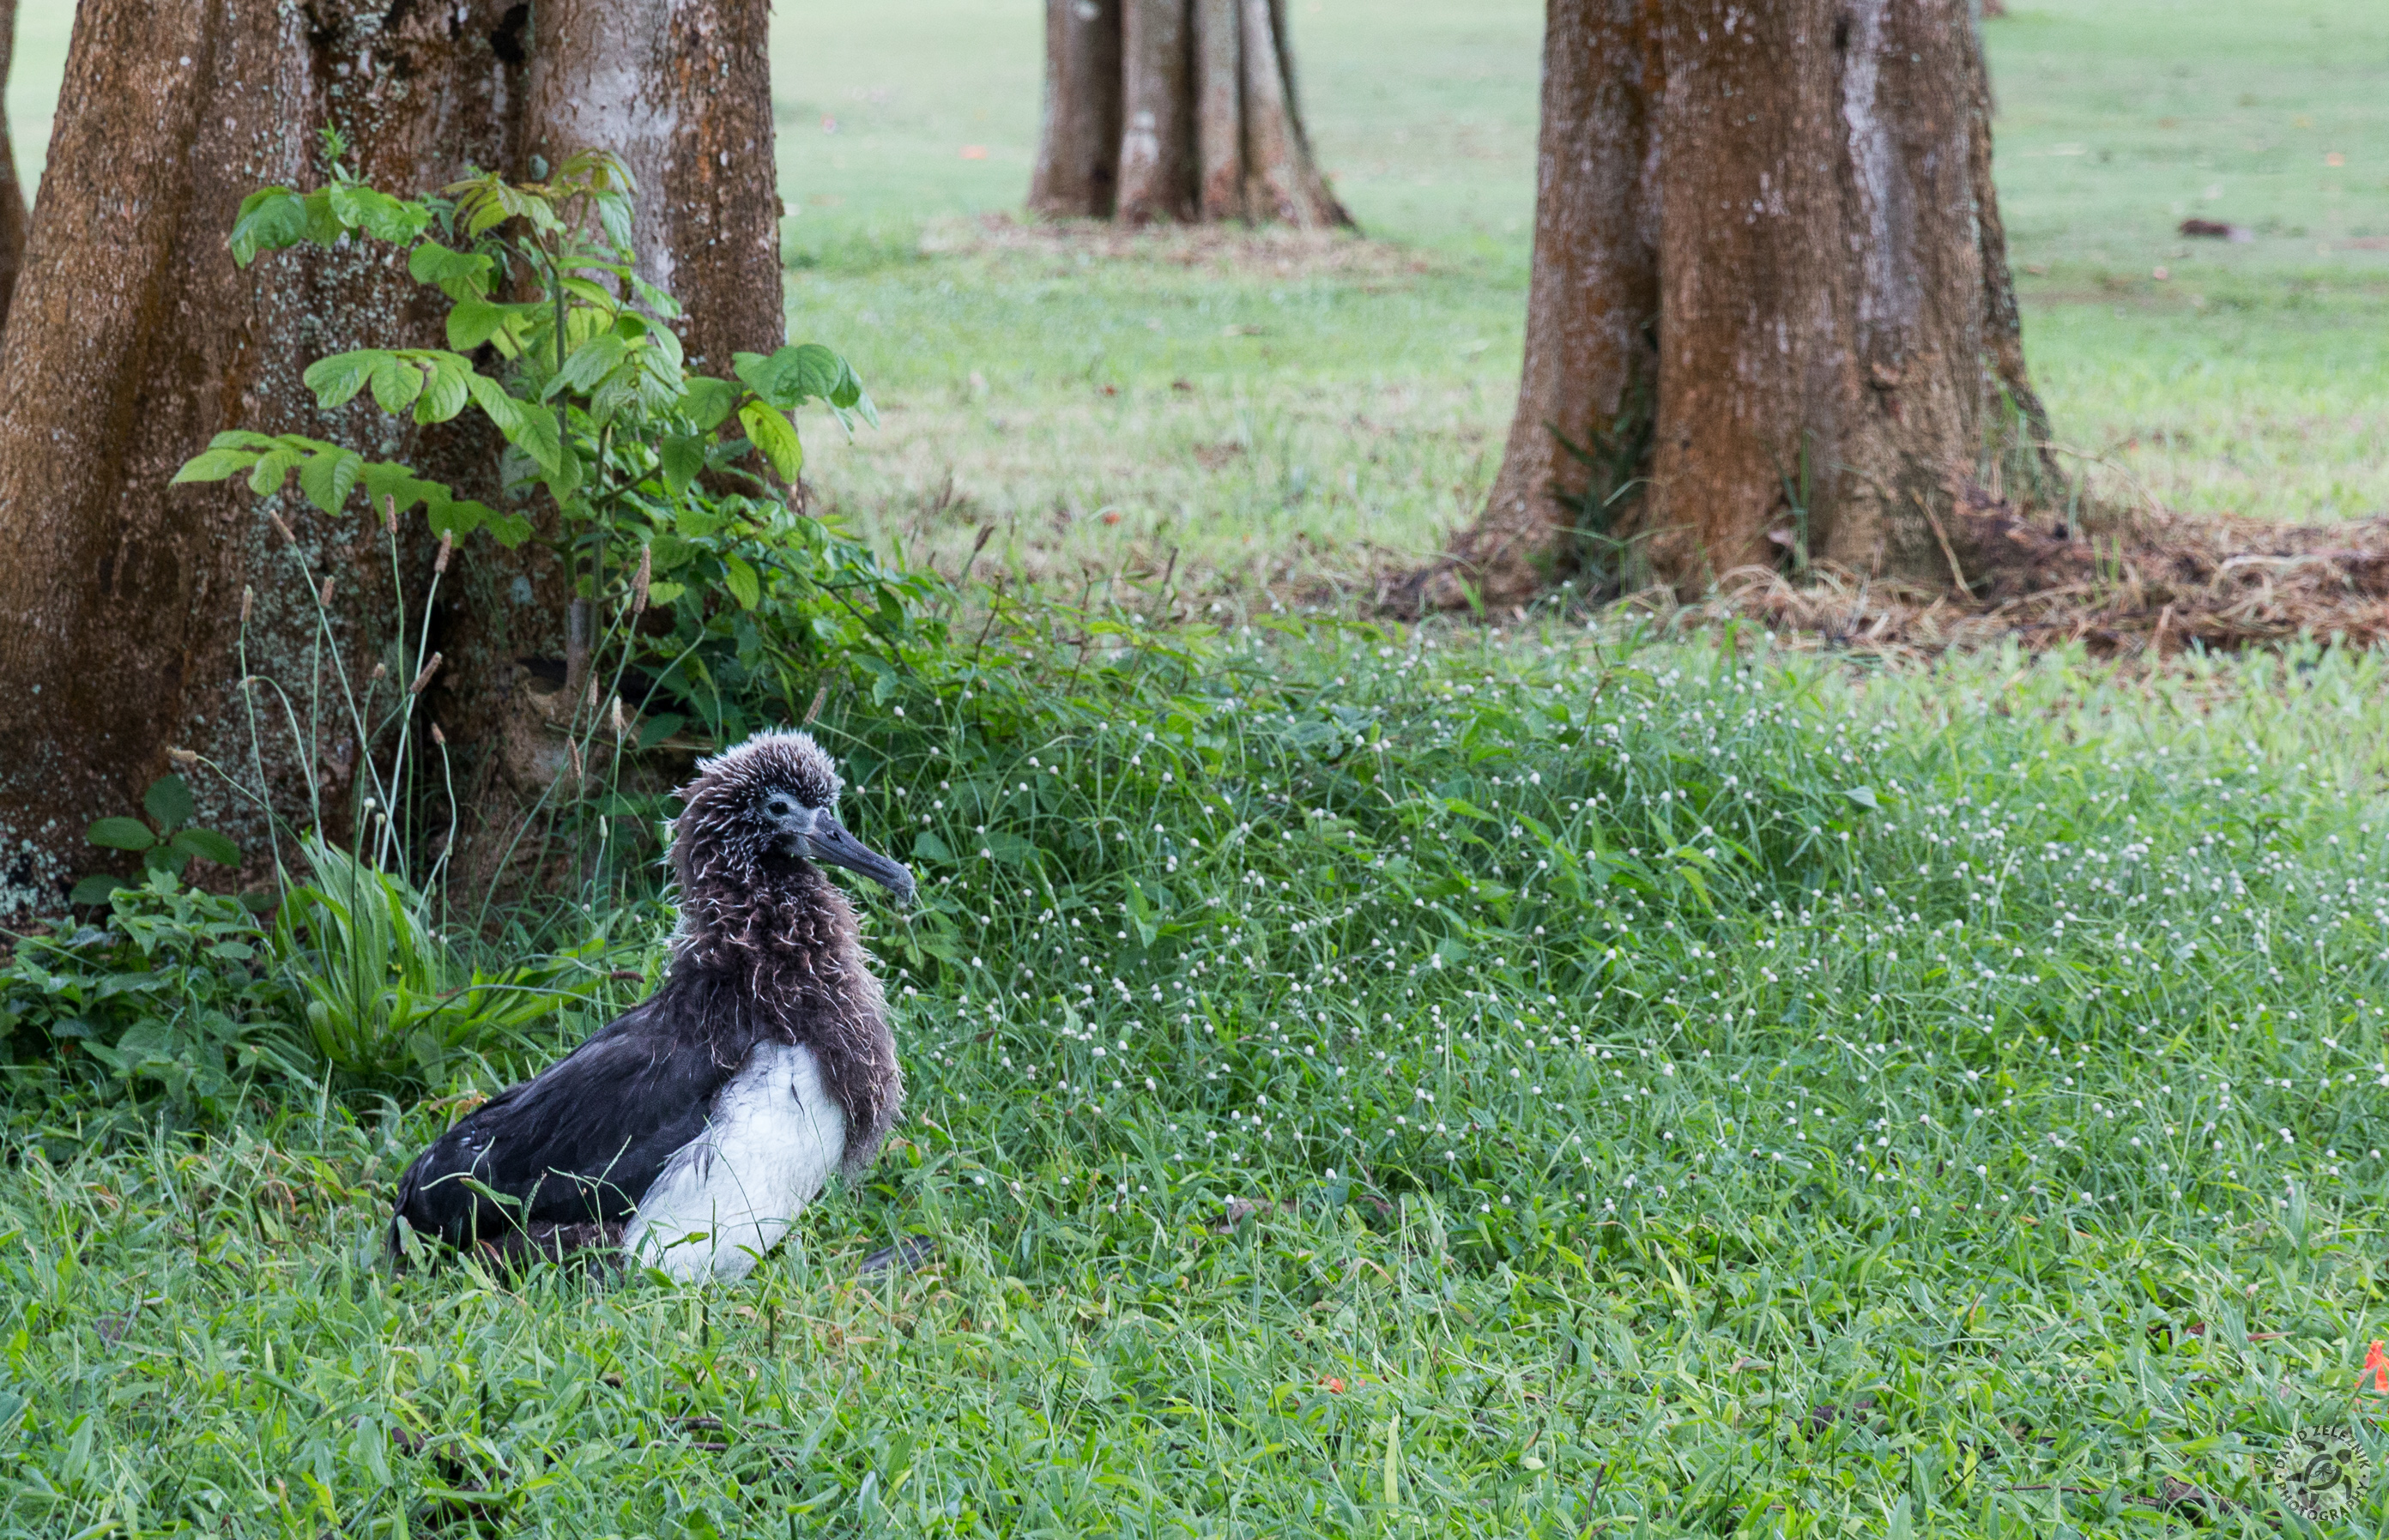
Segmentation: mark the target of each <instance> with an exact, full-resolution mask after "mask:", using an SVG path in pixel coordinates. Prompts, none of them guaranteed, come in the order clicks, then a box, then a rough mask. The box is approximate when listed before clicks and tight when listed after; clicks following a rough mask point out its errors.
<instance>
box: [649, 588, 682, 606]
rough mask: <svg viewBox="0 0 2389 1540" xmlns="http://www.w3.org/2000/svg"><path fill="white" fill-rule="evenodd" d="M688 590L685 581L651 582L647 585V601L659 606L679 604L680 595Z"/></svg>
mask: <svg viewBox="0 0 2389 1540" xmlns="http://www.w3.org/2000/svg"><path fill="white" fill-rule="evenodd" d="M686 592H688V587H687V585H686V584H683V583H661V582H659V583H651V584H649V585H648V587H647V603H649V604H651V605H656V606H658V608H660V607H661V606H663V605H671V604H677V603H678V602H679V601H680V596H681V595H682V594H683V593H686Z"/></svg>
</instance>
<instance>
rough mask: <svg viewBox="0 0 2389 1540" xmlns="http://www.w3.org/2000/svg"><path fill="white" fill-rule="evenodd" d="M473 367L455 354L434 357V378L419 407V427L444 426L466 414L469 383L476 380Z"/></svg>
mask: <svg viewBox="0 0 2389 1540" xmlns="http://www.w3.org/2000/svg"><path fill="white" fill-rule="evenodd" d="M472 374H473V366H472V365H471V364H469V363H466V362H465V361H464V360H463V359H461V358H458V357H457V356H456V355H455V354H454V353H446V354H434V355H433V356H432V359H431V377H430V379H429V380H428V381H426V382H425V384H424V387H423V394H422V396H421V397H420V398H419V399H418V400H417V401H415V421H416V422H418V423H444V422H446V421H447V420H448V419H449V418H451V417H454V415H456V414H457V413H459V412H462V411H464V410H465V401H466V396H467V391H466V380H468V379H469V378H471V377H472Z"/></svg>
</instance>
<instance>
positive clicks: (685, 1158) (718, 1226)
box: [622, 1043, 846, 1283]
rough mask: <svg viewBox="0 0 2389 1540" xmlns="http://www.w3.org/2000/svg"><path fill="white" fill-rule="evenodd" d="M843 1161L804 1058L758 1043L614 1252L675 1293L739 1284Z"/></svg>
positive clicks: (830, 1111)
mask: <svg viewBox="0 0 2389 1540" xmlns="http://www.w3.org/2000/svg"><path fill="white" fill-rule="evenodd" d="M845 1153H846V1116H845V1114H843V1113H841V1112H840V1111H839V1110H838V1105H837V1101H836V1099H834V1098H833V1097H831V1095H830V1094H829V1092H828V1090H827V1089H826V1088H824V1087H823V1085H822V1078H821V1066H820V1064H819V1063H816V1062H815V1061H814V1059H813V1052H812V1050H811V1049H809V1048H795V1047H790V1046H788V1045H786V1044H784V1043H767V1044H764V1045H762V1046H760V1047H759V1048H757V1049H756V1050H755V1051H754V1052H752V1053H750V1054H748V1055H747V1062H746V1063H744V1064H742V1065H740V1066H739V1068H738V1073H737V1074H736V1075H733V1076H732V1077H731V1079H730V1083H729V1084H727V1085H725V1086H723V1087H722V1089H721V1091H720V1092H719V1093H718V1094H717V1095H716V1096H715V1097H714V1101H713V1116H712V1119H711V1121H709V1123H708V1124H707V1125H706V1127H705V1132H703V1133H701V1134H699V1135H698V1136H697V1137H696V1138H695V1139H691V1140H690V1141H689V1142H688V1143H686V1144H684V1145H683V1146H681V1147H680V1149H678V1150H676V1151H674V1152H672V1156H671V1159H670V1160H668V1161H666V1162H665V1163H664V1168H663V1171H662V1173H661V1174H660V1175H658V1177H656V1180H655V1185H654V1186H652V1187H650V1188H648V1189H647V1190H646V1193H645V1196H643V1197H642V1198H640V1200H639V1210H638V1213H637V1215H635V1216H633V1217H632V1220H631V1224H630V1228H628V1229H626V1230H625V1231H623V1234H622V1246H623V1249H624V1250H625V1251H627V1252H629V1253H630V1254H631V1256H632V1259H633V1260H635V1261H637V1262H638V1263H640V1264H641V1265H643V1266H651V1267H659V1268H661V1269H662V1270H663V1271H664V1272H666V1273H668V1274H670V1275H671V1277H673V1278H674V1279H679V1280H680V1281H681V1282H683V1283H696V1282H701V1281H703V1280H705V1279H716V1280H718V1281H721V1282H725V1283H726V1282H729V1281H731V1280H733V1279H741V1278H744V1277H746V1276H747V1272H748V1271H749V1270H751V1269H752V1268H753V1267H754V1266H755V1263H756V1261H757V1259H759V1258H760V1257H761V1256H762V1254H764V1253H765V1252H768V1251H770V1250H771V1249H772V1248H773V1246H775V1245H777V1244H778V1243H779V1241H780V1237H781V1236H783V1235H785V1234H786V1233H787V1228H788V1226H789V1224H790V1223H791V1222H792V1221H794V1220H795V1218H796V1216H797V1215H798V1213H799V1212H801V1211H802V1210H803V1208H804V1206H805V1205H806V1204H807V1203H811V1202H812V1201H813V1198H814V1196H815V1195H816V1194H818V1193H819V1192H820V1191H821V1190H822V1187H823V1184H824V1183H825V1182H827V1181H828V1180H829V1174H830V1173H831V1172H832V1171H834V1170H836V1169H837V1163H838V1161H839V1160H840V1159H841V1158H842V1157H843V1156H844V1155H845Z"/></svg>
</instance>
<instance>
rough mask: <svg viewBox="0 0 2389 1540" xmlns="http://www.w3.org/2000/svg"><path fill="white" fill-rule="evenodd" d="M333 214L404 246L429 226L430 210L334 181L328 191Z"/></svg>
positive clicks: (364, 188) (380, 238)
mask: <svg viewBox="0 0 2389 1540" xmlns="http://www.w3.org/2000/svg"><path fill="white" fill-rule="evenodd" d="M325 192H326V196H327V197H329V199H330V201H331V205H332V213H333V214H334V216H335V217H337V218H338V219H339V222H340V223H342V224H345V225H347V226H349V227H350V228H351V229H352V230H363V231H364V233H365V234H366V235H371V236H373V237H374V238H375V239H376V240H385V241H389V242H390V243H392V244H393V245H398V246H403V245H405V244H406V243H407V242H408V241H411V240H413V239H415V237H416V236H417V235H421V234H423V232H424V231H425V230H426V229H427V228H428V227H429V226H430V223H431V210H428V209H427V208H425V207H424V206H423V205H422V204H420V203H411V202H408V201H407V200H405V199H403V198H396V197H390V195H389V194H388V193H385V192H381V191H379V190H377V189H376V188H373V187H368V186H366V185H364V183H361V182H335V183H333V184H332V185H330V186H329V187H327V188H326V189H325Z"/></svg>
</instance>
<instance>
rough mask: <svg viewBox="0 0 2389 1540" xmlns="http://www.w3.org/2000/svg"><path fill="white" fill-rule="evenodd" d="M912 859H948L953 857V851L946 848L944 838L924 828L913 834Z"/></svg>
mask: <svg viewBox="0 0 2389 1540" xmlns="http://www.w3.org/2000/svg"><path fill="white" fill-rule="evenodd" d="M913 859H914V860H916V861H950V860H952V859H954V853H953V852H952V850H950V849H948V848H946V842H945V841H944V840H941V839H939V837H938V836H937V835H935V834H930V833H929V832H928V831H927V830H926V829H925V830H923V831H922V832H921V833H919V834H915V835H913Z"/></svg>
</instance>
